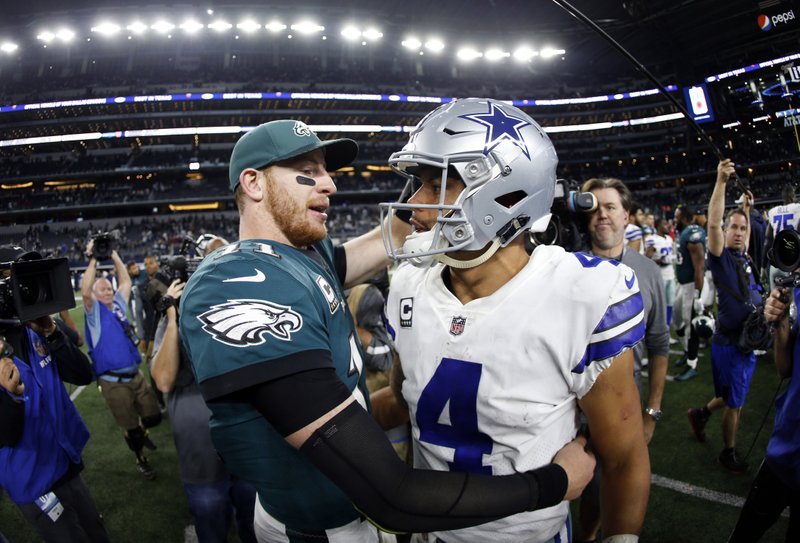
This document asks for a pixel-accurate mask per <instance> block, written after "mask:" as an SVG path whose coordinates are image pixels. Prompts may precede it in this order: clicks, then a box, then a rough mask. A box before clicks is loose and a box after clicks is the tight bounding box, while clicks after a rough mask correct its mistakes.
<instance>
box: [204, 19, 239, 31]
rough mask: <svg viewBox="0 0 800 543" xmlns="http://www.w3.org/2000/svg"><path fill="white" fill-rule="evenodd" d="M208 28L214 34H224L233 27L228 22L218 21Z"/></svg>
mask: <svg viewBox="0 0 800 543" xmlns="http://www.w3.org/2000/svg"><path fill="white" fill-rule="evenodd" d="M208 28H210V29H211V30H214V31H216V32H225V31H226V30H230V29H231V28H233V25H232V24H231V23H229V22H228V21H223V20H221V19H218V20H216V21H214V22H213V23H210V24H209V25H208Z"/></svg>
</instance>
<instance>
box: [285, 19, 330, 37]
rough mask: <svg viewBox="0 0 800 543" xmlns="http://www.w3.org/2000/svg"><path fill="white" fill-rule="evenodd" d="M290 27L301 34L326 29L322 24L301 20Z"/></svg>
mask: <svg viewBox="0 0 800 543" xmlns="http://www.w3.org/2000/svg"><path fill="white" fill-rule="evenodd" d="M289 28H291V29H292V30H294V31H295V32H300V33H301V34H314V33H315V32H322V31H323V30H325V27H324V26H320V25H318V24H317V23H315V22H313V21H300V22H299V23H295V24H293V25H292V26H290V27H289Z"/></svg>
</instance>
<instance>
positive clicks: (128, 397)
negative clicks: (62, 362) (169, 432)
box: [81, 240, 161, 479]
mask: <svg viewBox="0 0 800 543" xmlns="http://www.w3.org/2000/svg"><path fill="white" fill-rule="evenodd" d="M93 249H94V240H92V241H90V242H89V243H88V245H87V246H86V253H87V254H88V255H90V256H89V264H88V266H87V267H86V272H85V273H84V274H83V278H82V280H81V295H82V296H83V308H84V312H85V314H86V324H85V333H86V341H87V343H88V344H89V356H91V357H92V361H93V362H94V371H95V374H96V375H97V383H98V385H99V386H100V390H101V392H102V393H103V398H105V400H106V404H107V405H108V407H109V409H110V410H111V413H112V415H114V419H115V420H116V422H117V425H118V426H119V427H120V428H122V430H123V431H124V432H125V441H126V442H127V444H128V448H130V449H131V450H132V451H133V453H134V454H135V455H136V465H137V469H138V471H139V473H141V474H142V476H143V477H144V478H145V479H153V478H154V477H155V471H153V468H151V467H150V464H149V463H148V461H147V457H146V456H144V454H142V451H143V449H144V447H147V448H149V449H155V445H154V444H153V442H152V441H150V438H149V437H148V435H147V428H151V427H153V426H156V425H157V424H159V423H160V422H161V410H160V409H159V406H158V402H157V401H156V397H155V394H154V393H153V390H152V389H151V388H150V385H148V384H147V382H146V381H145V379H144V376H143V375H142V372H141V371H140V370H139V364H140V363H141V361H142V357H141V355H140V354H139V351H138V350H137V342H138V338H137V337H136V334H135V332H134V331H133V327H132V326H131V324H130V322H129V321H128V318H127V316H126V314H127V312H128V302H129V300H130V296H131V286H132V284H131V278H130V276H129V275H128V270H127V269H126V268H125V264H124V263H123V262H122V259H120V257H119V255H118V254H117V251H115V250H112V251H111V255H110V256H111V260H112V261H113V262H114V269H115V271H116V274H117V281H118V285H119V288H118V290H117V291H116V293H115V292H114V289H113V287H112V286H111V282H110V281H109V280H108V279H106V278H104V277H101V278H99V279H97V280H95V276H96V274H97V259H98V255H97V254H95V253H94V252H93ZM104 256H105V255H104V254H101V255H100V257H104ZM140 417H141V423H140V421H139V418H140Z"/></svg>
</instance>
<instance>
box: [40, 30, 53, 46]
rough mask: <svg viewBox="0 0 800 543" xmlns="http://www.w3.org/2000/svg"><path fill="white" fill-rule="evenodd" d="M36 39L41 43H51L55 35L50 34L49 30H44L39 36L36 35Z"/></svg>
mask: <svg viewBox="0 0 800 543" xmlns="http://www.w3.org/2000/svg"><path fill="white" fill-rule="evenodd" d="M36 39H37V40H39V41H43V42H45V43H50V42H51V41H53V40H54V39H56V35H55V34H53V33H52V32H50V31H49V30H45V31H44V32H42V33H41V34H38V35H37V36H36Z"/></svg>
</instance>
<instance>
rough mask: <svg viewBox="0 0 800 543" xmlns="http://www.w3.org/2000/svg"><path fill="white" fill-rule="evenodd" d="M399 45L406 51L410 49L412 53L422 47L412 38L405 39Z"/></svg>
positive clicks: (420, 43)
mask: <svg viewBox="0 0 800 543" xmlns="http://www.w3.org/2000/svg"><path fill="white" fill-rule="evenodd" d="M400 45H402V46H403V47H405V48H406V49H411V50H412V51H417V50H419V48H420V47H422V42H421V41H419V39H417V38H416V37H414V36H409V37H407V38H406V39H404V40H403V41H402V42H400Z"/></svg>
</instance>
